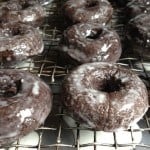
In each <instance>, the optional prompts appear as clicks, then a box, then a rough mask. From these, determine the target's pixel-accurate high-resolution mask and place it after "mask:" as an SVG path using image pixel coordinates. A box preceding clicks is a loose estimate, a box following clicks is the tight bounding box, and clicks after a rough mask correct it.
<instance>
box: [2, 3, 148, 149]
mask: <svg viewBox="0 0 150 150" xmlns="http://www.w3.org/2000/svg"><path fill="white" fill-rule="evenodd" d="M63 3H64V0H54V1H53V2H52V3H51V4H49V5H47V6H46V10H47V17H46V19H45V23H44V25H43V26H42V27H41V28H40V29H41V33H42V35H43V39H44V43H45V50H44V52H43V53H42V54H41V55H38V56H36V57H34V58H33V59H29V60H27V61H26V64H28V65H27V66H26V65H23V66H15V67H13V68H14V69H15V68H17V69H24V70H27V71H29V72H31V73H33V74H36V75H37V76H39V77H40V78H42V79H43V80H44V81H45V82H46V83H47V84H48V85H49V86H50V87H51V88H52V91H53V94H54V99H53V109H52V112H51V113H50V115H49V116H48V118H47V120H46V122H45V124H44V125H42V126H41V127H40V128H39V129H38V130H37V131H36V132H37V133H38V137H39V138H38V142H37V144H36V145H32V144H27V145H26V144H22V143H21V142H20V140H18V141H17V142H16V143H14V144H11V145H7V146H6V147H3V148H4V149H10V148H14V149H15V150H16V149H20V148H22V149H29V150H30V149H38V150H40V149H50V150H83V149H84V150H89V147H90V150H104V149H105V148H107V149H108V150H116V149H118V150H121V148H122V149H123V148H124V150H128V148H129V147H130V150H148V149H149V150H150V109H149V110H148V112H147V113H146V114H145V116H144V117H143V118H142V119H141V120H140V122H139V126H140V128H138V129H132V128H130V129H129V130H127V132H128V133H129V136H130V138H131V142H129V143H126V144H120V143H118V141H117V133H115V132H114V133H113V134H112V135H113V136H112V138H113V142H112V143H109V139H107V138H106V142H104V143H102V142H101V139H98V137H97V134H98V133H97V132H96V131H93V130H91V129H88V128H84V127H82V126H80V124H79V123H75V124H74V125H72V126H70V125H69V124H68V123H67V122H66V121H64V117H65V116H68V114H66V113H65V111H64V108H63V106H62V105H61V100H60V99H61V97H60V91H61V82H62V80H63V79H64V77H65V76H66V75H67V74H68V73H69V72H70V70H71V69H72V68H73V67H74V66H75V64H74V63H73V64H70V63H68V62H67V61H66V60H65V55H63V54H62V53H61V52H60V51H59V42H60V40H61V38H62V33H63V31H64V30H65V29H66V27H67V26H68V24H67V23H66V20H65V18H64V16H63V13H62V6H63ZM112 5H113V6H114V8H115V9H114V15H113V18H112V22H111V25H110V26H111V27H112V28H114V29H116V31H117V32H118V33H119V34H120V37H124V36H122V35H123V34H124V23H123V22H124V21H123V20H124V17H123V16H124V15H123V13H124V11H123V7H120V8H119V9H118V8H117V9H116V4H114V3H113V4H112ZM116 16H117V17H118V18H119V19H118V20H119V23H118V22H117V23H116V21H114V20H116ZM120 20H121V21H120ZM122 41H123V39H122ZM124 45H125V44H124V43H123V46H124ZM127 49H128V48H124V52H123V54H122V57H121V58H120V60H119V62H118V63H119V64H120V65H123V66H125V67H128V68H130V69H131V70H133V71H134V72H136V73H137V74H138V75H139V77H140V78H141V79H142V80H143V81H144V83H145V84H146V86H147V89H148V91H150V61H149V60H148V59H144V58H142V57H141V56H136V57H135V55H134V54H133V53H132V52H129V51H128V50H127ZM68 121H69V120H68ZM82 131H87V132H91V134H90V136H91V139H92V140H91V141H88V140H87V142H86V139H87V137H86V135H82V134H81V133H82ZM136 132H141V133H142V141H141V142H140V143H138V144H135V143H134V138H135V137H134V136H133V135H134V133H136ZM83 138H84V139H85V142H84V143H82V142H81V139H83ZM121 138H123V137H121Z"/></svg>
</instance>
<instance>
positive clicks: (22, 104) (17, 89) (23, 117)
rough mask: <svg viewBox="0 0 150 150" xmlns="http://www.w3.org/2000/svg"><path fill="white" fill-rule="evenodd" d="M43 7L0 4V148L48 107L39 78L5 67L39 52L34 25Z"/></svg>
mask: <svg viewBox="0 0 150 150" xmlns="http://www.w3.org/2000/svg"><path fill="white" fill-rule="evenodd" d="M44 17H45V10H44V8H43V7H42V6H41V5H40V3H39V2H38V0H31V1H28V0H9V1H7V2H2V3H1V5H0V63H1V66H2V68H3V69H0V147H1V146H3V145H7V144H10V143H12V142H14V141H15V140H18V139H19V138H21V137H23V136H25V135H26V134H28V133H29V132H31V131H33V130H35V129H37V128H38V127H39V126H40V125H42V124H43V123H44V121H45V120H46V118H47V116H48V115H49V113H50V111H51V108H52V97H53V96H52V91H51V89H50V88H49V86H48V85H47V84H46V83H44V82H43V81H42V80H41V79H40V78H39V77H37V76H35V75H33V74H31V73H29V72H27V71H22V70H17V69H8V67H12V68H13V67H14V66H13V65H14V64H17V63H21V62H22V61H23V60H25V59H27V58H29V57H31V56H34V55H37V54H39V53H42V52H43V50H44V43H43V39H42V37H41V35H40V33H39V30H38V28H36V27H39V26H40V25H41V23H42V22H43V19H44Z"/></svg>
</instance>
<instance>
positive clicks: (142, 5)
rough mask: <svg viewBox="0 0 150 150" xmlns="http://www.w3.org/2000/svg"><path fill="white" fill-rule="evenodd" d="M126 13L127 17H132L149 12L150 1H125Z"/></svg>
mask: <svg viewBox="0 0 150 150" xmlns="http://www.w3.org/2000/svg"><path fill="white" fill-rule="evenodd" d="M126 8H127V15H128V16H129V18H134V17H136V16H137V15H140V14H142V13H145V14H149V13H150V1H149V0H132V1H130V2H129V3H127V6H126Z"/></svg>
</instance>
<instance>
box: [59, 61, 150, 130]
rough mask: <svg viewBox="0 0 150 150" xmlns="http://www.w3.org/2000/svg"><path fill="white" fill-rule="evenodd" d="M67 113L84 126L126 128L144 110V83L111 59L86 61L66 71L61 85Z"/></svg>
mask: <svg viewBox="0 0 150 150" xmlns="http://www.w3.org/2000/svg"><path fill="white" fill-rule="evenodd" d="M62 101H63V104H64V106H65V107H66V110H67V111H68V113H70V114H71V116H73V117H74V118H75V120H77V121H79V122H81V123H85V124H86V126H88V127H90V128H92V129H97V130H102V131H117V130H121V129H127V128H128V127H129V126H132V125H134V124H135V123H136V122H138V121H139V120H140V119H141V117H142V116H143V115H144V114H145V112H146V111H147V110H148V94H147V89H146V87H145V84H144V83H143V82H142V81H141V79H140V78H139V77H138V76H137V75H136V74H135V73H133V72H132V71H130V70H129V69H125V68H123V67H121V66H119V65H117V64H111V63H100V62H98V63H87V64H83V65H81V66H79V67H78V68H76V69H75V70H73V71H72V72H71V74H70V75H68V76H67V77H66V78H65V80H64V83H63V87H62Z"/></svg>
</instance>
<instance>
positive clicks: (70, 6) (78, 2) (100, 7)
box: [64, 0, 113, 25]
mask: <svg viewBox="0 0 150 150" xmlns="http://www.w3.org/2000/svg"><path fill="white" fill-rule="evenodd" d="M64 12H65V15H66V16H67V17H68V18H69V19H70V20H71V21H72V22H73V23H79V22H95V23H99V24H101V25H105V24H106V23H107V22H108V21H109V20H110V19H111V17H112V13H113V8H112V6H111V5H110V3H109V2H108V1H107V0H93V1H91V0H68V1H67V2H66V3H65V5H64Z"/></svg>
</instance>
